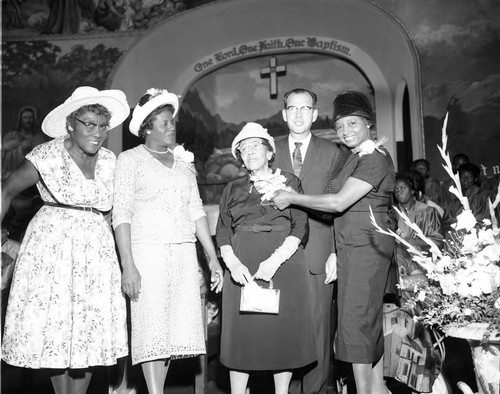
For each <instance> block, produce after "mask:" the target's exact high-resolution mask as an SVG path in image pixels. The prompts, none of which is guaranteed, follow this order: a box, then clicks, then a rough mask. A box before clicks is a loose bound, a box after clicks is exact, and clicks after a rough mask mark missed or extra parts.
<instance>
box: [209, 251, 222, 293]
mask: <svg viewBox="0 0 500 394" xmlns="http://www.w3.org/2000/svg"><path fill="white" fill-rule="evenodd" d="M208 266H209V268H210V290H212V291H215V292H216V293H220V291H221V290H222V283H223V281H224V271H223V270H222V267H221V265H220V263H219V260H217V258H214V259H211V260H210V261H209V263H208Z"/></svg>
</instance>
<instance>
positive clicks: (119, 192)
mask: <svg viewBox="0 0 500 394" xmlns="http://www.w3.org/2000/svg"><path fill="white" fill-rule="evenodd" d="M137 166H138V163H136V161H135V160H134V157H133V155H132V154H131V152H130V151H128V152H123V153H121V154H120V155H119V156H118V160H117V161H116V171H115V191H114V198H113V228H115V229H116V227H118V226H119V225H120V224H122V223H130V222H131V220H132V214H133V206H134V204H133V200H134V194H135V175H136V173H137V171H136V168H137Z"/></svg>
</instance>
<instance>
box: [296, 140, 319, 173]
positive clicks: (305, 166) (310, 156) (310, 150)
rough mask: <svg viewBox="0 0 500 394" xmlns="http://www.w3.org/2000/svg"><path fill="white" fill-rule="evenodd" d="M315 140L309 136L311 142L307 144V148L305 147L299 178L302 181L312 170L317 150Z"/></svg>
mask: <svg viewBox="0 0 500 394" xmlns="http://www.w3.org/2000/svg"><path fill="white" fill-rule="evenodd" d="M316 143H317V139H316V137H315V136H314V134H313V135H311V141H310V142H309V146H308V147H307V151H306V157H305V158H304V162H303V163H302V170H301V171H300V176H299V178H300V179H301V180H302V179H304V177H305V176H306V175H307V173H308V172H309V171H311V169H313V168H314V162H315V160H314V159H315V158H316V157H318V148H317V145H316Z"/></svg>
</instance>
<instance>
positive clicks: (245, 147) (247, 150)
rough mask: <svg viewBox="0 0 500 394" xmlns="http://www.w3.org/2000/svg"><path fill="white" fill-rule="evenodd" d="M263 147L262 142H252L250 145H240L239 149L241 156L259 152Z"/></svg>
mask: <svg viewBox="0 0 500 394" xmlns="http://www.w3.org/2000/svg"><path fill="white" fill-rule="evenodd" d="M261 146H262V142H252V143H249V144H245V145H240V146H239V147H238V150H239V151H240V153H241V154H246V153H250V151H252V152H254V151H256V150H258V149H259V148H260V147H261Z"/></svg>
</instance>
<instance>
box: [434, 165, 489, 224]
mask: <svg viewBox="0 0 500 394" xmlns="http://www.w3.org/2000/svg"><path fill="white" fill-rule="evenodd" d="M458 174H459V176H460V184H461V186H462V193H463V195H464V196H465V197H467V199H468V200H469V206H470V209H471V211H472V213H473V215H474V217H475V218H476V220H477V222H478V223H481V222H482V220H483V219H491V215H490V209H489V204H488V199H489V193H488V191H487V190H483V189H481V188H480V186H479V185H480V183H479V182H480V169H479V167H478V166H477V165H475V164H473V163H466V164H463V165H461V166H460V167H459V169H458ZM462 211H463V206H462V204H461V203H460V201H459V200H458V198H456V197H455V196H454V199H453V201H452V202H451V203H450V205H449V206H448V207H447V211H446V212H445V222H444V226H445V230H446V231H449V226H450V225H451V224H452V223H455V222H456V220H457V216H458V215H459V214H460V213H461V212H462Z"/></svg>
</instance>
